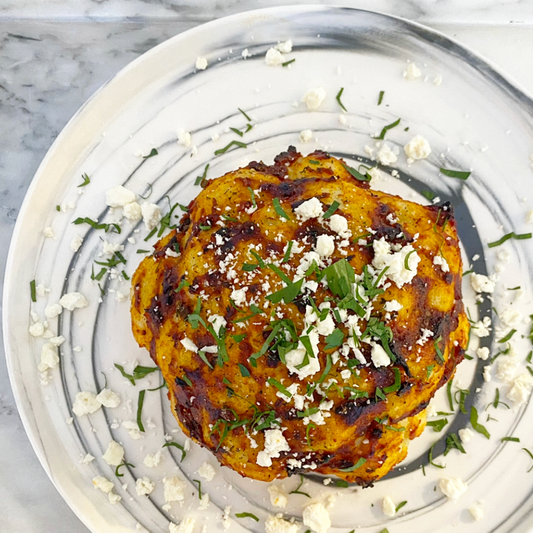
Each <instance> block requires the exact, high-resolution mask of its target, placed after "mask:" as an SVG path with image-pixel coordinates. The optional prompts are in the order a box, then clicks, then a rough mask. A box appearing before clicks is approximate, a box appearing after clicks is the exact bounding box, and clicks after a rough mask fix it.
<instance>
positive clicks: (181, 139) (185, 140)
mask: <svg viewBox="0 0 533 533" xmlns="http://www.w3.org/2000/svg"><path fill="white" fill-rule="evenodd" d="M178 144H181V145H182V146H185V148H189V147H190V146H191V144H192V137H191V134H190V133H189V132H188V131H185V130H183V129H179V130H178Z"/></svg>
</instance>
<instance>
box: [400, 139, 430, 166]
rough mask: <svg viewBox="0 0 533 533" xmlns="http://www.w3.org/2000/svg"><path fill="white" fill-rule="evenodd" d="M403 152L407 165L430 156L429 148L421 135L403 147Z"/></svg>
mask: <svg viewBox="0 0 533 533" xmlns="http://www.w3.org/2000/svg"><path fill="white" fill-rule="evenodd" d="M403 150H404V152H405V155H406V156H407V158H408V161H407V162H408V163H412V162H413V161H418V160H420V159H425V158H426V157H428V155H429V154H431V146H429V142H428V141H427V139H425V138H424V137H422V135H415V136H414V137H413V138H412V139H411V140H410V141H409V142H408V143H407V144H406V145H405V146H404V147H403Z"/></svg>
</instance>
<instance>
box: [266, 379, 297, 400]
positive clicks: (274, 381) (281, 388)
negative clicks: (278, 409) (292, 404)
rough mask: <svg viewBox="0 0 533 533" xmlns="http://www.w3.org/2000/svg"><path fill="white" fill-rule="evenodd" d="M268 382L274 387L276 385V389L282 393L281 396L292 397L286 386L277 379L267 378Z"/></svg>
mask: <svg viewBox="0 0 533 533" xmlns="http://www.w3.org/2000/svg"><path fill="white" fill-rule="evenodd" d="M267 381H268V383H270V384H271V385H273V386H274V387H276V389H278V390H279V392H281V394H283V396H286V397H287V398H292V394H291V393H290V392H289V391H288V390H287V388H286V387H285V386H284V385H283V384H282V383H280V382H279V381H278V380H277V379H274V378H268V380H267Z"/></svg>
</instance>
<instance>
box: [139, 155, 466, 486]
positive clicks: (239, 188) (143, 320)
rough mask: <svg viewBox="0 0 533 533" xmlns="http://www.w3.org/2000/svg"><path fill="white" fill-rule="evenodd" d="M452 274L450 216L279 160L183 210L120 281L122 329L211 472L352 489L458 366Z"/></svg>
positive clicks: (306, 160) (396, 457)
mask: <svg viewBox="0 0 533 533" xmlns="http://www.w3.org/2000/svg"><path fill="white" fill-rule="evenodd" d="M461 272H462V268H461V255H460V249H459V242H458V238H457V232H456V227H455V220H454V218H453V213H452V209H451V206H449V205H440V206H438V205H434V206H422V205H419V204H416V203H413V202H409V201H406V200H403V199H402V198H399V197H398V196H392V195H390V194H386V193H383V192H378V191H374V190H371V189H370V188H369V185H368V183H367V182H366V181H364V176H362V175H361V174H359V173H358V172H357V171H356V170H354V169H352V168H350V167H348V166H347V165H346V164H345V163H344V162H343V161H342V160H338V159H336V158H334V157H331V156H329V155H327V154H326V153H324V152H314V153H312V154H311V155H310V156H308V157H302V156H301V154H299V153H297V152H296V151H295V150H294V148H292V147H291V148H289V151H288V152H286V153H282V154H280V155H279V156H278V157H277V158H276V160H275V163H274V165H272V166H267V165H265V164H263V163H251V164H250V165H248V166H247V167H246V168H241V169H239V170H236V171H235V172H230V173H228V174H226V175H224V176H222V177H220V178H218V179H215V180H212V181H210V182H208V184H207V186H206V187H205V188H204V189H203V190H202V192H201V193H200V194H199V195H198V197H197V198H196V199H195V200H193V201H192V202H191V203H190V205H189V209H188V212H187V213H186V214H184V215H183V218H182V219H181V221H180V223H179V226H178V227H177V228H176V229H174V230H173V231H171V232H170V233H169V234H168V235H167V236H166V237H164V238H163V239H161V240H160V241H159V242H158V243H157V245H156V246H155V251H154V253H153V255H152V256H151V257H147V258H145V259H144V260H143V261H142V263H141V264H140V266H139V267H138V269H137V271H136V273H135V275H134V277H133V293H132V324H133V333H134V335H135V338H136V340H137V342H138V343H139V345H141V346H144V347H145V348H147V349H148V350H149V351H150V354H151V357H152V358H153V360H154V361H155V362H156V363H157V365H158V366H159V367H160V368H161V370H162V373H163V376H164V378H165V380H166V382H167V384H168V387H169V397H170V400H171V405H172V410H173V412H174V414H175V416H176V418H177V420H178V422H179V424H180V426H181V428H182V429H183V431H184V432H185V433H186V434H187V435H188V436H190V437H191V438H192V439H194V440H195V441H196V442H198V443H199V444H201V445H202V446H205V447H206V448H208V449H209V450H210V451H211V452H212V453H213V454H214V455H216V457H217V458H218V460H219V461H220V463H221V464H223V465H226V466H228V467H230V468H232V469H234V470H236V471H237V472H239V473H240V474H242V475H243V476H247V477H250V478H254V479H259V480H263V481H269V480H272V479H274V478H283V477H286V476H288V475H291V474H294V473H300V472H309V471H313V472H317V473H321V474H325V475H336V476H338V477H340V478H343V479H345V480H347V481H349V482H355V483H358V484H361V485H370V484H372V482H374V481H375V480H377V479H379V478H381V477H382V476H384V475H385V474H386V473H387V472H389V471H390V470H391V468H393V467H394V466H395V465H396V464H398V463H399V462H400V461H401V460H402V459H404V457H405V455H406V453H407V445H408V442H409V439H412V438H414V437H416V436H418V435H419V434H420V433H421V432H422V430H423V428H424V426H425V414H424V410H425V408H426V406H427V405H428V402H429V401H430V400H431V398H432V397H433V396H434V394H435V392H436V391H437V389H438V388H439V387H442V386H443V385H444V384H445V383H446V382H447V381H448V380H449V379H450V378H451V377H452V376H453V373H454V371H455V367H456V366H457V364H458V363H459V362H460V361H461V360H462V359H463V355H464V349H465V347H466V343H467V338H468V327H469V326H468V320H467V318H466V316H465V313H464V311H463V305H462V301H461Z"/></svg>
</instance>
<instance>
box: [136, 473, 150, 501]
mask: <svg viewBox="0 0 533 533" xmlns="http://www.w3.org/2000/svg"><path fill="white" fill-rule="evenodd" d="M154 489H155V483H154V482H153V481H152V480H151V479H150V478H149V477H146V476H143V477H140V478H139V479H137V481H136V482H135V491H136V492H137V496H148V494H152V492H153V490H154Z"/></svg>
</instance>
